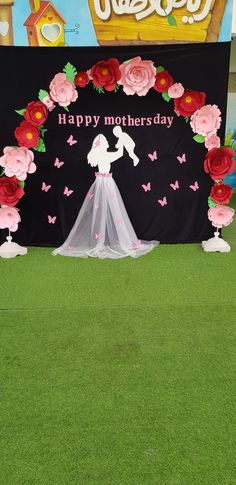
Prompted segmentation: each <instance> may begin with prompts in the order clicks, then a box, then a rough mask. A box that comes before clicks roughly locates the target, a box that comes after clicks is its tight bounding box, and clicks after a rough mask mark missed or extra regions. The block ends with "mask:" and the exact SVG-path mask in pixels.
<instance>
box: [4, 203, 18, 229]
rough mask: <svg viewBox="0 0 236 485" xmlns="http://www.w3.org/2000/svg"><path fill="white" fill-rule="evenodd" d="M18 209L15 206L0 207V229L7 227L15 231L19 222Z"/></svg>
mask: <svg viewBox="0 0 236 485" xmlns="http://www.w3.org/2000/svg"><path fill="white" fill-rule="evenodd" d="M20 220H21V219H20V215H19V212H18V209H16V208H15V207H2V208H1V209H0V229H9V230H10V231H11V232H16V231H17V229H18V224H19V222H20Z"/></svg>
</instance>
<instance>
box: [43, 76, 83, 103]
mask: <svg viewBox="0 0 236 485" xmlns="http://www.w3.org/2000/svg"><path fill="white" fill-rule="evenodd" d="M49 88H50V96H51V98H52V99H53V101H56V102H57V103H58V104H59V106H69V104H70V103H71V102H74V101H76V99H77V98H78V92H77V91H76V88H75V85H74V83H73V82H72V81H69V80H68V79H66V75H65V74H64V73H63V72H59V73H58V74H56V75H55V76H54V78H53V80H52V81H51V83H50V86H49Z"/></svg>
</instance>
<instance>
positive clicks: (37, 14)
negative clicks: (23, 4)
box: [24, 0, 66, 47]
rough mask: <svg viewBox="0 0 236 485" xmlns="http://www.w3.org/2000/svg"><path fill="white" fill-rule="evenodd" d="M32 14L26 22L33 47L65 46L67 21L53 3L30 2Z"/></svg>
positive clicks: (34, 0) (36, 0)
mask: <svg viewBox="0 0 236 485" xmlns="http://www.w3.org/2000/svg"><path fill="white" fill-rule="evenodd" d="M30 7H31V14H30V16H29V17H28V18H27V20H26V21H25V23H24V25H25V26H26V29H27V34H28V39H29V45H30V46H31V47H37V46H42V47H58V46H65V45H66V44H65V29H64V26H65V24H66V20H65V19H64V17H63V16H62V15H61V14H60V12H59V11H58V10H57V9H56V7H54V5H53V3H52V2H40V0H30Z"/></svg>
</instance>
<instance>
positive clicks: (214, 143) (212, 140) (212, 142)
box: [205, 135, 220, 150]
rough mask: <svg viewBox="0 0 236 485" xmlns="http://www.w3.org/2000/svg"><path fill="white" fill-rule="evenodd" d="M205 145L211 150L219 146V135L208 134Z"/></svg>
mask: <svg viewBox="0 0 236 485" xmlns="http://www.w3.org/2000/svg"><path fill="white" fill-rule="evenodd" d="M205 147H206V148H207V149H208V150H212V148H220V137H219V136H217V135H210V136H209V135H208V136H207V137H206V139H205Z"/></svg>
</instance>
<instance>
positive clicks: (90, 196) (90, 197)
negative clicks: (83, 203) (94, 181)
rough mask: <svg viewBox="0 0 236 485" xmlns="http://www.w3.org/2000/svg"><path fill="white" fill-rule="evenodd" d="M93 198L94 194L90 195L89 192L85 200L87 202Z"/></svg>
mask: <svg viewBox="0 0 236 485" xmlns="http://www.w3.org/2000/svg"><path fill="white" fill-rule="evenodd" d="M93 196H94V194H91V192H89V193H88V195H87V198H88V199H89V200H92V198H93Z"/></svg>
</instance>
